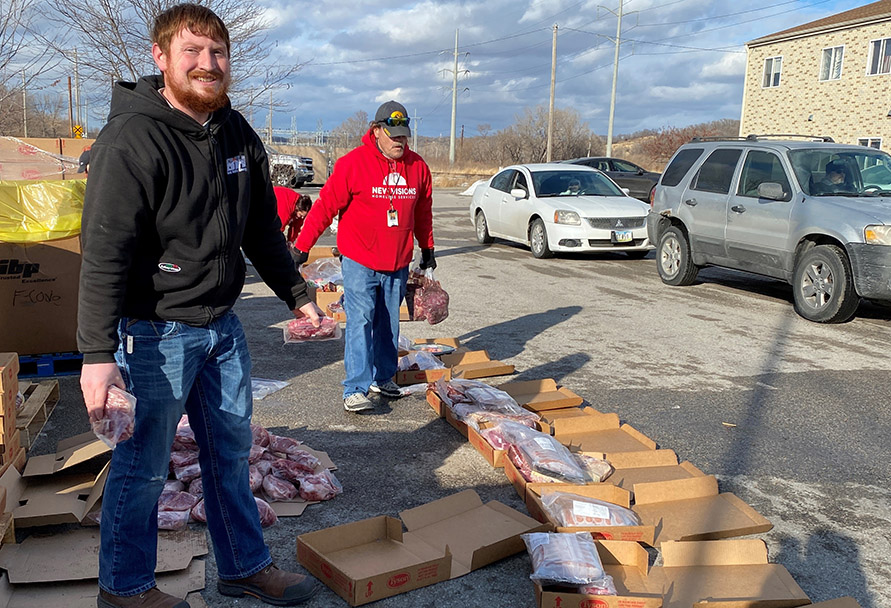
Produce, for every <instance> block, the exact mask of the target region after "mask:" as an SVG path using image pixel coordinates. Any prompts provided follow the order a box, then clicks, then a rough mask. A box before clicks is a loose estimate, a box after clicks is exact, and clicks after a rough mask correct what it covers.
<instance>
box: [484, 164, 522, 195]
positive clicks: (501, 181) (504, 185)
mask: <svg viewBox="0 0 891 608" xmlns="http://www.w3.org/2000/svg"><path fill="white" fill-rule="evenodd" d="M514 173H516V171H514V170H513V169H508V170H506V171H502V172H501V173H499V174H498V175H496V176H495V177H493V178H492V182H491V183H490V184H489V186H490V187H491V188H494V189H495V190H501V191H502V192H510V185H511V182H512V181H513V177H514Z"/></svg>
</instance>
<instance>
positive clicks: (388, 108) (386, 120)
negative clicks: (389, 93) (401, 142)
mask: <svg viewBox="0 0 891 608" xmlns="http://www.w3.org/2000/svg"><path fill="white" fill-rule="evenodd" d="M374 122H376V123H380V124H381V126H383V128H384V131H385V132H386V133H387V135H389V136H390V137H403V136H405V137H411V129H410V128H409V127H408V123H409V122H411V119H410V118H409V117H408V112H407V111H406V110H405V106H404V105H402V104H401V103H399V102H398V101H388V102H386V103H384V104H382V105H381V107H379V108H378V109H377V112H376V113H375V115H374Z"/></svg>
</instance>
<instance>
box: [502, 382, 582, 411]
mask: <svg viewBox="0 0 891 608" xmlns="http://www.w3.org/2000/svg"><path fill="white" fill-rule="evenodd" d="M495 388H498V389H501V390H503V391H504V392H505V393H507V394H508V395H510V396H511V397H513V398H514V400H515V401H516V402H517V403H518V404H519V405H520V406H521V407H525V408H526V409H528V410H532V411H533V412H543V411H547V410H557V409H562V408H568V407H576V406H579V405H581V404H582V402H583V401H584V399H582V398H581V397H579V396H578V395H576V394H575V393H573V392H572V391H571V390H569V389H568V388H566V387H565V386H557V382H556V381H555V380H554V379H553V378H545V379H544V380H525V381H522V382H507V383H505V384H502V385H500V386H497V387H495Z"/></svg>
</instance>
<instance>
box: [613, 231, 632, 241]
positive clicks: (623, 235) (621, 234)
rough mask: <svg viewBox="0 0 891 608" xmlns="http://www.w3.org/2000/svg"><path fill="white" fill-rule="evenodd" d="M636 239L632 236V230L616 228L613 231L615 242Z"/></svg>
mask: <svg viewBox="0 0 891 608" xmlns="http://www.w3.org/2000/svg"><path fill="white" fill-rule="evenodd" d="M633 240H634V239H633V238H632V237H631V231H630V230H614V231H613V242H614V243H630V242H631V241H633Z"/></svg>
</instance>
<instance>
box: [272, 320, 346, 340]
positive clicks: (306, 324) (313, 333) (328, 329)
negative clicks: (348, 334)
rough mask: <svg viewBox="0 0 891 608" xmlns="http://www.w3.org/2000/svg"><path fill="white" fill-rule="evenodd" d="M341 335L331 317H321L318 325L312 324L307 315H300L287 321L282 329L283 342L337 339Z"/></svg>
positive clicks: (337, 325) (338, 326)
mask: <svg viewBox="0 0 891 608" xmlns="http://www.w3.org/2000/svg"><path fill="white" fill-rule="evenodd" d="M341 335H343V334H342V332H341V331H340V325H339V324H338V323H337V321H335V320H334V319H332V318H331V317H321V318H320V319H319V326H318V327H315V326H314V325H313V324H312V321H311V320H310V319H309V317H300V318H299V319H294V320H293V321H288V326H287V327H286V328H285V330H284V337H285V344H292V343H294V342H310V341H312V342H321V341H324V340H339V339H340V337H341Z"/></svg>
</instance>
